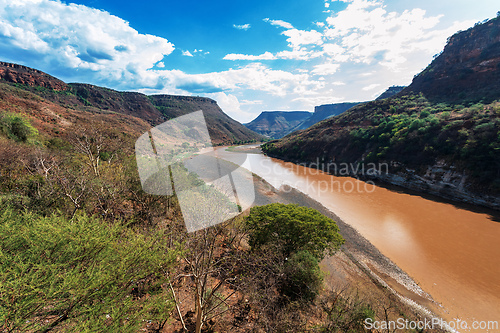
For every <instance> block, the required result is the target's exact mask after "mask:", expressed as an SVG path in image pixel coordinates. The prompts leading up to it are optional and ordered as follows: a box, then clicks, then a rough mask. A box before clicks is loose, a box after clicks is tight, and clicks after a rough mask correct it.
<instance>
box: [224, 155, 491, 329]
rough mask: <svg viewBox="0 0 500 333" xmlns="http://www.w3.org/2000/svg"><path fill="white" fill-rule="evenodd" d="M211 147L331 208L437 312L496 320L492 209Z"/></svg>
mask: <svg viewBox="0 0 500 333" xmlns="http://www.w3.org/2000/svg"><path fill="white" fill-rule="evenodd" d="M217 155H219V157H221V158H223V159H226V160H228V161H231V162H234V163H237V164H240V165H241V164H242V162H243V161H245V162H244V164H243V166H244V167H246V168H248V169H250V170H251V171H252V172H253V173H255V174H257V175H259V176H261V177H262V178H264V179H265V180H266V181H267V182H269V183H270V184H271V185H273V186H275V187H277V188H279V187H280V186H281V185H283V184H288V185H290V186H292V187H294V188H296V189H298V190H300V191H301V192H303V193H305V194H307V195H309V196H310V197H312V198H313V199H315V200H317V201H318V202H320V203H321V204H323V205H324V206H325V207H327V208H328V209H330V210H331V211H332V212H334V213H335V214H337V215H338V216H339V217H340V218H341V219H342V220H343V221H344V222H346V223H348V224H350V225H351V226H353V227H354V228H356V229H357V230H358V232H360V233H361V234H362V235H363V236H364V237H365V238H367V239H368V240H369V241H370V242H371V243H372V244H373V245H375V246H376V247H377V248H378V249H379V250H380V251H381V252H382V253H383V254H384V255H385V256H387V257H388V258H389V259H391V260H392V261H393V262H394V263H396V264H397V265H398V266H399V267H400V268H402V269H403V270H404V271H406V272H407V273H408V274H409V275H410V276H411V277H412V278H413V279H414V280H415V281H416V282H417V283H418V284H419V285H420V287H421V288H422V289H423V290H425V291H426V292H427V293H429V294H430V295H431V296H432V297H433V299H434V300H435V301H437V302H438V303H440V304H441V305H442V307H443V308H442V310H441V311H439V312H440V313H439V315H440V316H441V317H443V318H444V319H445V320H447V321H452V320H456V319H457V318H459V319H461V320H465V321H466V322H468V323H469V325H471V324H472V322H473V321H498V322H500V213H498V212H495V211H489V210H486V209H477V208H474V207H469V208H470V209H468V208H467V207H465V206H464V205H457V204H453V203H449V202H444V201H443V200H439V199H437V198H432V197H428V196H425V197H424V196H421V195H418V194H415V193H411V192H409V191H405V190H403V189H398V188H386V187H382V186H375V185H370V184H367V183H365V182H362V181H359V180H356V179H354V178H350V177H335V176H332V175H329V174H326V173H323V172H321V171H319V170H317V169H311V168H307V167H304V166H300V165H296V164H292V163H289V162H283V161H281V160H278V159H274V158H270V157H267V156H265V155H263V154H243V153H238V152H230V151H227V150H225V148H218V149H217ZM460 331H461V330H460ZM482 332H485V330H483V331H482ZM490 332H493V331H490Z"/></svg>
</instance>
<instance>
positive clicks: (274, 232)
mask: <svg viewBox="0 0 500 333" xmlns="http://www.w3.org/2000/svg"><path fill="white" fill-rule="evenodd" d="M245 225H246V228H247V230H248V231H249V244H250V246H251V247H252V248H259V247H262V246H266V245H271V246H276V247H278V248H279V249H280V251H281V252H282V253H283V254H284V255H285V256H286V257H291V255H292V254H293V253H297V252H299V251H309V253H310V254H312V255H313V256H314V257H315V258H317V259H318V260H321V259H322V258H323V256H324V254H325V251H327V252H329V253H333V252H334V251H336V250H337V249H339V248H340V246H341V245H342V244H343V243H344V239H343V238H342V236H341V235H340V234H339V233H338V230H339V229H338V227H337V224H336V223H335V221H333V220H332V219H330V218H328V217H326V216H324V215H322V214H321V213H320V212H318V211H317V210H314V209H312V208H307V207H299V206H297V205H292V204H289V205H285V204H278V203H274V204H270V205H266V206H260V207H253V208H252V209H251V210H250V214H249V215H248V217H247V218H246V219H245Z"/></svg>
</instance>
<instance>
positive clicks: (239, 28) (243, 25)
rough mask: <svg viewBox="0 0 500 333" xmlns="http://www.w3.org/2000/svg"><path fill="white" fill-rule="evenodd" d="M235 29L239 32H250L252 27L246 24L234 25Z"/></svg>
mask: <svg viewBox="0 0 500 333" xmlns="http://www.w3.org/2000/svg"><path fill="white" fill-rule="evenodd" d="M233 27H234V28H236V29H238V30H248V29H250V27H251V25H250V24H249V23H246V24H233Z"/></svg>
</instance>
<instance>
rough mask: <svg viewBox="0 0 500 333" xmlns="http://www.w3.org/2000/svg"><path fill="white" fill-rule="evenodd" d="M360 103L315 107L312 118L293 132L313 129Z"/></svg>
mask: <svg viewBox="0 0 500 333" xmlns="http://www.w3.org/2000/svg"><path fill="white" fill-rule="evenodd" d="M358 104H359V102H355V103H335V104H324V105H319V106H315V107H314V113H313V114H312V116H311V117H309V118H308V119H306V120H304V121H303V122H302V123H300V124H299V125H298V126H297V127H295V128H294V129H293V130H294V131H296V130H301V129H306V128H309V127H311V126H312V125H314V124H316V123H318V122H320V121H322V120H325V119H328V118H330V117H333V116H338V115H339V114H341V113H343V112H345V111H347V110H349V109H350V108H352V107H353V106H355V105H358Z"/></svg>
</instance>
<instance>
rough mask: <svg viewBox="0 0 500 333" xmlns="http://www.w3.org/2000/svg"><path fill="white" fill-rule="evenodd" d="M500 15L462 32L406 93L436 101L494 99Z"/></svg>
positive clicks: (499, 79)
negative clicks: (420, 95) (420, 94)
mask: <svg viewBox="0 0 500 333" xmlns="http://www.w3.org/2000/svg"><path fill="white" fill-rule="evenodd" d="M499 66H500V18H499V17H497V18H495V19H492V20H490V21H488V22H486V23H483V24H478V25H476V26H474V27H473V28H470V29H468V30H466V31H462V32H458V33H456V34H454V35H453V36H451V37H450V38H449V39H448V43H447V45H446V47H445V48H444V51H443V52H442V53H441V54H440V55H439V56H438V57H437V58H436V59H434V61H433V62H432V63H431V64H430V65H429V66H428V67H427V68H426V69H425V70H424V71H422V72H421V73H420V74H419V75H417V76H416V77H415V78H414V79H413V82H412V84H411V85H410V86H408V87H407V88H406V89H404V90H403V92H402V94H403V95H406V94H408V93H410V92H421V93H422V94H423V95H424V96H425V97H427V98H428V99H429V100H431V101H434V102H453V103H462V102H464V101H467V102H478V101H483V102H490V101H492V100H495V99H497V98H498V92H499V90H500V71H499V70H498V69H499Z"/></svg>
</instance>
